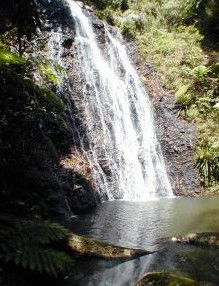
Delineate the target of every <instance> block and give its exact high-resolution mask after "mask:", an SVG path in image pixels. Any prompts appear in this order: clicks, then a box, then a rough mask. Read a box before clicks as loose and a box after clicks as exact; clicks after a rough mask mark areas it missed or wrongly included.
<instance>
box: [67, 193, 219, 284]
mask: <svg viewBox="0 0 219 286" xmlns="http://www.w3.org/2000/svg"><path fill="white" fill-rule="evenodd" d="M71 227H72V229H73V230H74V231H75V232H77V233H80V234H85V235H89V236H91V237H94V238H98V239H102V240H105V241H108V242H111V243H114V244H119V245H123V246H129V247H141V248H146V249H148V250H159V252H158V253H156V254H152V255H148V256H144V257H140V258H137V259H133V260H130V261H126V262H123V263H120V262H118V261H117V262H109V261H103V260H100V259H89V260H87V259H85V260H83V261H81V262H79V263H77V266H76V268H75V272H74V273H73V274H72V277H71V278H70V279H68V280H67V281H66V283H67V284H66V285H79V286H80V285H86V286H87V285H88V286H89V285H90V286H93V285H95V286H96V285H98V286H99V285H100V286H105V285H109V286H114V285H115V286H123V285H134V283H135V282H136V281H137V280H138V279H139V278H140V277H141V276H142V275H144V274H145V273H146V272H148V271H158V270H162V271H172V272H174V273H180V274H183V275H186V276H189V277H192V278H196V279H199V280H201V281H210V282H213V283H214V284H213V285H219V279H218V277H219V250H218V249H207V248H199V247H195V246H183V245H181V244H175V243H173V242H162V240H161V239H162V238H165V237H171V236H174V235H179V234H186V233H188V232H189V233H190V232H206V231H219V198H210V199H172V200H158V201H151V202H145V203H139V202H125V201H113V202H106V203H103V204H102V205H100V206H99V207H98V208H97V209H96V210H95V212H94V213H92V214H89V215H82V216H78V217H76V218H74V219H73V221H72V223H71ZM204 285H208V284H207V282H205V283H204Z"/></svg>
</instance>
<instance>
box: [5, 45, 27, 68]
mask: <svg viewBox="0 0 219 286" xmlns="http://www.w3.org/2000/svg"><path fill="white" fill-rule="evenodd" d="M24 63H25V59H24V58H22V57H21V56H19V55H17V54H15V53H11V52H10V51H8V50H5V49H0V64H1V65H19V64H24Z"/></svg>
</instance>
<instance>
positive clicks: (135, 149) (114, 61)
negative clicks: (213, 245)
mask: <svg viewBox="0 0 219 286" xmlns="http://www.w3.org/2000/svg"><path fill="white" fill-rule="evenodd" d="M67 2H68V4H69V7H70V9H71V13H72V17H73V19H74V21H75V26H76V27H75V28H76V37H75V46H76V49H77V59H78V61H79V65H80V69H81V76H82V77H83V78H84V79H85V81H84V86H83V96H82V98H81V100H82V102H83V104H84V113H85V118H86V123H87V125H86V129H87V136H88V139H89V146H90V148H89V151H90V152H86V157H87V159H88V160H89V162H90V164H91V165H92V166H93V170H94V172H95V180H96V185H97V189H98V190H99V192H100V193H101V194H103V195H104V196H105V197H106V198H107V199H109V200H110V199H124V200H150V199H155V198H158V197H170V196H172V190H171V186H170V183H169V180H168V176H167V172H166V169H165V164H164V160H163V157H162V153H161V150H160V146H159V143H158V141H157V138H156V135H155V130H154V126H153V117H152V113H151V107H150V102H149V98H148V95H147V93H146V91H145V89H144V86H143V84H142V83H141V81H140V80H139V77H138V75H137V72H136V71H135V69H134V67H133V66H132V65H131V63H130V60H129V58H128V55H127V52H126V48H125V46H123V45H122V44H121V43H120V41H119V40H118V39H117V38H116V37H114V36H112V34H111V33H110V32H109V31H108V29H107V27H105V34H106V42H107V59H106V57H104V55H103V53H102V51H101V49H100V47H99V46H98V42H97V40H96V36H95V33H94V31H93V29H92V24H91V23H90V20H89V18H88V17H87V16H86V15H85V14H84V13H83V11H82V9H81V8H80V6H79V5H78V4H77V3H76V2H74V1H71V0H68V1H67ZM81 144H82V149H85V148H83V143H81ZM103 164H105V165H107V169H108V170H109V172H108V174H106V172H104V170H103V168H102V165H103ZM109 173H110V175H109Z"/></svg>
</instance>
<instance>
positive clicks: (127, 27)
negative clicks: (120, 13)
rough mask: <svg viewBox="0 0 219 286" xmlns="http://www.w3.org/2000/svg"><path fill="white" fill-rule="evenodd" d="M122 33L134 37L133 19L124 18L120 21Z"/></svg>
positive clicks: (134, 26)
mask: <svg viewBox="0 0 219 286" xmlns="http://www.w3.org/2000/svg"><path fill="white" fill-rule="evenodd" d="M122 34H123V35H124V36H126V37H128V38H130V39H135V37H136V25H135V21H134V20H133V19H126V20H125V21H124V22H123V23H122Z"/></svg>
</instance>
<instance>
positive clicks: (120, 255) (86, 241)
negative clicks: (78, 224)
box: [69, 234, 152, 259]
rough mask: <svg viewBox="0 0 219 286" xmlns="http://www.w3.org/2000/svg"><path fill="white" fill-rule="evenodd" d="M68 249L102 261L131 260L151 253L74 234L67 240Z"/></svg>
mask: <svg viewBox="0 0 219 286" xmlns="http://www.w3.org/2000/svg"><path fill="white" fill-rule="evenodd" d="M69 247H70V250H71V251H72V252H73V253H76V254H78V255H82V256H93V257H99V258H103V259H131V258H134V257H138V256H142V255H147V254H150V253H152V252H150V251H147V250H143V249H134V248H125V247H121V246H116V245H112V244H109V243H106V242H102V241H97V240H94V239H91V238H88V237H84V236H80V235H76V234H72V235H71V237H70V238H69Z"/></svg>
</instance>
